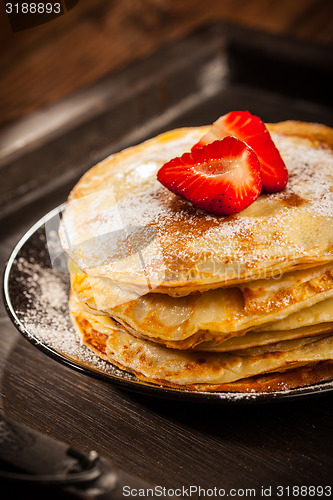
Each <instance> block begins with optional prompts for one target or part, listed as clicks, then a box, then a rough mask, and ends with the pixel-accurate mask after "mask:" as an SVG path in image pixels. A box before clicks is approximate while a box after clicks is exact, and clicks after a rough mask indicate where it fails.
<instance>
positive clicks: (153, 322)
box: [60, 122, 333, 391]
mask: <svg viewBox="0 0 333 500" xmlns="http://www.w3.org/2000/svg"><path fill="white" fill-rule="evenodd" d="M268 129H269V131H270V133H271V136H272V139H273V141H274V142H275V144H276V146H277V147H278V149H279V151H280V153H281V156H282V158H283V159H284V161H285V163H286V166H287V168H288V171H289V182H288V185H287V188H286V189H285V190H284V191H283V192H281V193H274V194H266V195H264V194H261V195H260V197H259V198H258V199H257V200H256V201H255V202H254V203H253V204H252V205H250V206H249V207H248V208H247V209H246V210H244V211H242V212H240V213H238V214H235V215H233V216H229V217H221V216H215V215H212V214H208V213H206V212H204V211H202V210H199V209H197V208H195V207H194V206H193V205H192V204H191V203H190V202H188V201H186V200H184V199H182V198H180V197H178V196H176V195H174V194H173V193H171V192H169V191H168V190H167V189H166V188H164V187H163V186H162V185H160V184H159V183H158V182H157V180H156V173H157V171H158V169H159V168H160V167H161V166H162V165H163V163H164V162H166V161H168V160H170V159H171V158H172V157H175V156H180V155H181V154H183V153H184V152H185V151H189V150H190V149H191V147H192V145H193V144H195V143H196V142H197V141H198V140H199V139H200V137H201V136H202V135H203V134H204V133H205V132H206V131H207V130H208V128H207V127H198V128H187V129H179V130H174V131H171V132H167V133H164V134H161V135H160V136H158V137H156V138H154V139H151V140H149V141H146V142H145V143H143V144H141V145H138V146H134V147H133V148H129V149H127V150H125V151H122V152H120V153H117V154H115V155H113V156H111V157H109V158H107V159H106V160H104V161H103V162H101V163H100V164H98V165H96V166H95V167H93V168H92V169H91V170H89V171H88V172H87V173H86V174H85V175H84V176H83V177H82V179H81V180H80V181H79V182H78V184H77V185H76V186H75V187H74V189H73V190H72V192H71V194H70V196H69V200H68V204H67V207H66V210H65V214H64V217H63V220H62V222H61V227H60V237H61V241H62V245H63V248H64V249H65V251H66V252H67V253H68V255H69V263H70V264H69V269H70V274H71V283H72V289H73V293H72V298H71V301H70V309H71V313H72V317H73V321H74V323H75V325H76V328H77V330H78V332H79V334H80V336H81V338H82V339H83V342H84V343H85V344H86V345H87V346H88V347H89V348H90V349H92V350H94V351H95V352H96V353H97V354H98V355H99V356H100V357H102V358H103V359H105V360H107V361H110V362H111V363H113V364H115V365H116V366H118V367H120V368H122V369H124V370H127V371H129V372H131V373H134V374H135V375H136V376H137V377H138V378H140V379H141V380H145V381H149V382H152V383H155V384H160V385H165V386H171V387H181V388H183V389H191V390H198V391H202V390H204V391H211V390H214V391H225V390H228V391H229V390H230V391H238V390H241V391H271V390H282V389H286V388H290V387H296V386H301V385H306V384H310V383H314V382H318V381H321V380H327V379H329V378H332V377H333V334H332V331H333V328H332V325H333V150H332V148H333V130H332V129H330V128H328V127H325V126H323V125H317V124H309V123H301V122H282V123H278V124H270V125H268Z"/></svg>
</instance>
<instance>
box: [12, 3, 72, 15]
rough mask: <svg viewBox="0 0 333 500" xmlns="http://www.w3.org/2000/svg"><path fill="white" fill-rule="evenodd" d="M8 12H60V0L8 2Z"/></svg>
mask: <svg viewBox="0 0 333 500" xmlns="http://www.w3.org/2000/svg"><path fill="white" fill-rule="evenodd" d="M5 6H6V13H7V14H60V13H61V10H62V9H61V3H60V2H47V3H42V2H22V3H21V2H6V4H5Z"/></svg>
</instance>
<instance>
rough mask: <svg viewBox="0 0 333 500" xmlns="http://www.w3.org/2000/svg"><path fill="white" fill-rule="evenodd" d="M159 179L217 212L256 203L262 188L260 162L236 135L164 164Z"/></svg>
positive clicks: (196, 202) (202, 206)
mask: <svg viewBox="0 0 333 500" xmlns="http://www.w3.org/2000/svg"><path fill="white" fill-rule="evenodd" d="M157 179H158V180H159V181H160V182H161V183H162V184H163V185H164V186H165V187H166V188H168V189H169V190H170V191H172V192H173V193H175V194H177V195H180V196H183V197H184V198H186V199H188V200H190V201H191V202H192V204H193V205H195V206H196V207H198V208H202V209H204V210H207V211H208V212H212V213H214V214H216V215H231V214H235V213H237V212H240V211H241V210H244V209H245V208H246V207H248V206H249V205H250V204H251V203H253V202H254V201H255V200H256V199H257V198H258V196H259V194H260V191H261V186H262V182H261V175H260V166H259V161H258V158H257V156H256V155H255V153H254V152H253V151H252V149H251V148H249V147H248V146H247V145H246V144H245V143H244V142H242V141H240V140H238V139H236V138H235V137H226V138H225V139H223V140H222V141H214V142H213V143H211V144H208V145H207V146H203V147H202V148H197V149H193V150H192V151H191V153H185V154H183V155H182V156H181V157H180V158H173V159H172V160H170V161H169V162H167V163H165V164H164V165H163V167H161V168H160V170H159V171H158V173H157Z"/></svg>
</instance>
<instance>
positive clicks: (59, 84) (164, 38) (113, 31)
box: [0, 0, 333, 127]
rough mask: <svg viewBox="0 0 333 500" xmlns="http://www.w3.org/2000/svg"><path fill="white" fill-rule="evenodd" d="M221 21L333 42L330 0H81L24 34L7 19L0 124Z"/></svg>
mask: <svg viewBox="0 0 333 500" xmlns="http://www.w3.org/2000/svg"><path fill="white" fill-rule="evenodd" d="M2 8H3V7H2ZM0 14H1V12H0ZM3 16H5V14H4V12H2V19H3V21H5V18H4V17H3ZM217 20H222V21H224V22H226V23H231V24H232V23H234V24H239V25H243V26H247V27H250V28H253V29H257V30H262V31H268V32H271V33H276V34H280V35H284V36H289V37H293V38H297V39H303V40H311V41H313V42H317V43H320V44H327V45H329V44H333V3H332V2H331V1H330V0H298V1H290V0H205V1H204V2H203V1H202V0H135V1H134V0H94V1H92V0H80V2H79V4H78V5H77V6H76V7H74V8H73V9H72V10H71V11H70V12H68V13H66V14H65V15H63V16H61V17H59V18H57V19H55V20H53V21H51V22H49V23H46V24H43V25H40V26H37V27H35V28H31V29H28V30H25V31H21V32H16V33H14V34H11V35H9V32H8V26H5V22H4V23H3V24H4V26H3V29H2V38H3V43H2V51H1V54H0V127H3V126H5V125H6V124H9V123H11V122H13V121H15V120H17V119H19V118H21V117H24V116H26V115H28V114H30V113H32V112H34V111H36V110H38V109H41V108H43V107H45V106H47V105H49V104H50V103H52V102H54V101H57V100H59V99H61V98H63V97H64V96H67V95H69V94H71V93H72V92H74V91H76V90H78V89H82V88H84V87H85V86H87V85H91V84H93V83H94V82H96V81H98V80H99V79H100V78H102V77H103V76H105V75H106V74H108V73H110V72H114V71H118V70H120V69H121V68H124V67H125V66H127V65H129V64H130V63H131V62H133V61H135V60H138V59H140V58H143V57H146V56H147V55H149V54H151V53H153V52H155V51H156V50H157V49H158V48H159V47H161V46H163V45H165V44H167V43H169V42H170V41H173V40H177V39H179V38H181V37H184V36H185V35H186V34H188V33H189V32H191V31H193V30H194V29H196V28H198V27H199V26H202V25H204V24H207V23H210V22H214V21H217ZM5 36H6V38H4V37H5ZM0 37H1V35H0Z"/></svg>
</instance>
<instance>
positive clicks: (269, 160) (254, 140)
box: [192, 111, 288, 193]
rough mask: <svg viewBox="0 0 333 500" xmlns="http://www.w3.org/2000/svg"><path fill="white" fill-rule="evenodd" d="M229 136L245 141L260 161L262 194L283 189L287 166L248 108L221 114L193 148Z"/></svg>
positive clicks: (285, 183)
mask: <svg viewBox="0 0 333 500" xmlns="http://www.w3.org/2000/svg"><path fill="white" fill-rule="evenodd" d="M230 135H231V136H235V137H237V139H240V140H241V141H244V142H246V144H247V145H248V146H250V147H251V148H252V149H253V151H254V152H255V154H256V155H257V157H258V160H259V162H260V171H261V177H262V190H263V191H264V192H265V193H275V192H277V191H282V190H283V189H284V188H285V187H286V185H287V182H288V171H287V168H286V166H285V164H284V161H283V160H282V158H281V155H280V153H279V151H278V149H277V148H276V146H275V144H274V142H273V141H272V138H271V136H270V134H269V132H268V130H267V128H266V126H265V124H264V122H263V121H262V120H261V119H260V118H259V117H258V116H255V115H251V113H249V112H248V111H232V112H231V113H227V114H226V115H223V116H221V117H220V118H219V119H218V120H216V122H214V123H213V125H212V127H211V129H210V130H209V132H207V134H205V135H204V136H203V137H202V138H201V139H200V141H199V142H198V143H197V144H195V145H194V146H193V148H192V149H197V148H200V147H202V146H205V145H206V144H209V143H211V142H213V141H215V140H216V139H219V140H220V139H223V137H226V136H230Z"/></svg>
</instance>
